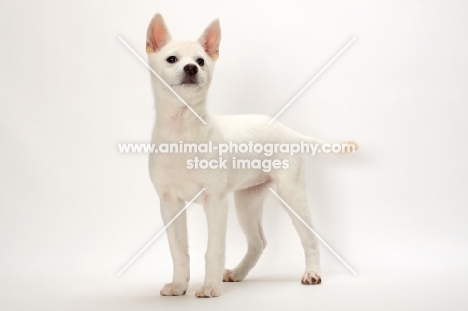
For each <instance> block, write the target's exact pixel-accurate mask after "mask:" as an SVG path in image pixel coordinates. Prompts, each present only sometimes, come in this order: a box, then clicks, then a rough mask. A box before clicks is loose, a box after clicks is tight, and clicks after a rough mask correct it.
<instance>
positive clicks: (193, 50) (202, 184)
mask: <svg viewBox="0 0 468 311" xmlns="http://www.w3.org/2000/svg"><path fill="white" fill-rule="evenodd" d="M220 39H221V29H220V24H219V21H218V20H215V21H213V22H212V23H211V24H210V25H209V26H208V27H207V28H206V29H205V31H204V33H203V34H202V35H201V37H200V38H199V39H198V41H195V42H191V41H175V40H172V39H171V36H170V34H169V31H168V29H167V27H166V25H165V23H164V20H163V18H162V16H161V15H160V14H156V15H155V16H154V17H153V19H152V20H151V22H150V25H149V27H148V33H147V42H146V51H147V53H148V59H149V64H150V66H151V67H152V68H153V69H154V70H155V71H156V72H157V73H158V74H159V75H160V77H161V78H162V79H163V80H164V81H166V83H167V84H169V85H170V86H171V87H172V88H173V89H174V90H175V92H177V93H178V94H179V95H180V96H181V97H182V98H183V99H184V100H185V101H186V102H187V103H188V105H190V107H191V108H192V109H193V110H194V111H196V113H197V114H198V115H199V116H200V117H201V118H203V119H204V120H205V121H206V122H207V124H206V125H205V124H203V123H202V122H201V121H200V120H199V119H198V117H197V116H196V115H195V114H194V113H193V112H192V111H191V110H190V109H188V108H187V107H186V106H185V105H184V104H183V103H182V102H181V101H180V100H179V99H178V98H177V97H176V96H174V94H173V93H171V91H170V90H169V89H168V88H167V87H166V86H164V84H163V83H162V82H161V81H160V80H159V79H157V78H156V77H154V76H152V85H153V89H154V95H155V101H156V123H155V126H154V130H153V135H152V142H153V143H154V144H161V143H179V142H180V141H183V142H190V143H206V142H208V141H212V142H217V143H220V142H227V141H235V142H249V141H255V142H260V143H271V142H275V143H291V142H299V141H307V142H310V143H317V144H320V143H323V142H322V141H319V140H317V139H314V138H311V137H307V136H303V135H300V134H298V133H296V132H294V131H292V130H291V129H289V128H286V127H285V126H283V125H281V124H280V123H278V122H274V123H272V124H271V125H270V124H268V121H270V120H271V118H270V117H266V116H259V115H238V116H213V115H211V114H209V113H208V112H207V110H206V98H207V92H208V88H209V86H210V83H211V78H212V75H213V69H214V65H215V61H216V59H217V58H218V55H219V43H220ZM353 146H355V147H357V146H356V145H353ZM193 156H194V155H193V154H192V155H190V154H170V155H169V154H163V153H152V154H151V155H150V158H149V169H150V176H151V180H152V182H153V184H154V187H155V189H156V191H157V193H158V195H159V197H160V201H161V214H162V218H163V220H164V222H165V223H168V222H169V221H170V220H171V219H172V218H173V217H174V216H175V215H176V214H177V213H178V212H179V211H180V210H181V209H183V208H184V206H185V202H186V201H190V200H192V199H193V197H194V196H195V195H196V194H197V193H198V192H199V191H200V190H201V189H203V188H206V190H205V191H204V192H203V193H202V194H201V195H200V196H199V197H198V198H197V200H196V201H195V202H198V203H201V204H202V205H203V206H204V210H205V212H206V218H207V224H208V247H207V251H206V257H205V259H206V267H205V268H206V271H205V281H204V284H203V286H202V287H201V288H200V289H199V290H198V291H197V292H196V296H198V297H216V296H219V295H220V294H221V287H222V281H225V282H237V281H241V280H243V279H244V278H245V277H246V275H247V273H248V272H249V271H250V269H252V267H253V266H254V265H255V264H256V262H257V261H258V259H259V257H260V255H261V254H262V252H263V250H264V248H265V246H266V240H265V237H264V235H263V230H262V220H261V219H262V205H263V200H264V198H265V196H266V193H267V189H268V187H271V186H272V185H276V188H277V193H278V194H279V196H280V197H282V199H283V200H284V201H285V202H287V203H288V205H289V206H291V208H293V209H294V210H295V212H296V213H297V214H298V215H299V216H300V217H301V218H302V219H304V220H305V221H306V222H307V223H308V224H309V225H312V224H311V216H310V213H309V209H308V206H307V195H306V185H305V172H304V171H305V161H306V156H305V155H304V154H299V155H294V156H291V155H289V154H284V153H282V154H274V155H273V156H271V157H266V156H265V155H262V154H239V155H238V154H229V155H228V158H229V159H232V158H233V157H236V156H238V157H243V158H245V159H254V158H257V159H258V158H259V157H261V159H266V158H269V159H279V160H281V161H284V160H287V161H288V163H289V168H288V169H277V170H271V171H270V172H265V171H264V170H262V169H248V170H235V169H232V168H228V169H211V170H210V169H208V170H200V169H198V170H197V169H188V168H187V160H189V159H192V158H193ZM197 156H198V157H199V158H200V159H214V158H217V156H218V155H217V154H216V153H204V154H197ZM229 192H234V196H235V204H236V211H237V214H238V218H239V222H240V224H241V227H242V229H243V231H244V233H245V235H246V238H247V243H248V251H247V254H246V255H245V257H244V258H243V259H242V261H241V262H240V263H239V264H238V265H237V267H235V268H234V269H232V270H225V266H224V263H225V246H226V245H225V244H226V222H227V214H228V199H227V194H228V193H229ZM290 215H292V214H290ZM291 217H292V221H293V223H294V226H295V228H296V230H297V231H298V233H299V237H300V239H301V242H302V246H303V247H304V252H305V259H306V267H305V272H304V274H303V277H302V283H303V284H320V282H321V276H320V267H319V248H318V243H317V239H316V237H315V236H314V235H313V234H312V233H311V231H310V230H309V229H307V227H306V226H304V225H303V224H302V223H301V222H300V221H299V220H298V219H297V217H295V216H291ZM167 234H168V239H169V245H170V250H171V255H172V259H173V264H174V271H173V273H174V274H173V281H172V282H171V283H168V284H166V285H165V286H164V287H163V288H162V289H161V295H165V296H166V295H167V296H179V295H184V294H185V292H186V291H187V287H188V282H189V279H190V272H189V253H188V239H187V224H186V215H185V213H182V214H181V215H180V216H179V217H178V218H176V220H175V221H174V222H173V223H172V224H171V225H170V226H169V227H168V229H167Z"/></svg>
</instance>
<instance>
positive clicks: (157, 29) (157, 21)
mask: <svg viewBox="0 0 468 311" xmlns="http://www.w3.org/2000/svg"><path fill="white" fill-rule="evenodd" d="M170 40H171V35H170V33H169V30H167V27H166V24H165V23H164V19H163V17H162V15H161V14H159V13H157V14H156V15H154V17H153V18H152V19H151V22H150V24H149V26H148V31H147V32H146V53H148V54H149V53H154V52H157V51H159V50H160V49H161V48H162V47H163V46H164V45H166V43H168V42H169V41H170Z"/></svg>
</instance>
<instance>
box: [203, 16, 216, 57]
mask: <svg viewBox="0 0 468 311" xmlns="http://www.w3.org/2000/svg"><path fill="white" fill-rule="evenodd" d="M198 42H200V44H201V45H202V47H203V48H204V49H205V52H206V54H208V55H209V56H210V57H211V59H212V60H217V59H218V56H219V43H220V42H221V26H220V25H219V19H215V20H214V21H212V22H211V24H210V25H209V26H208V27H206V29H205V31H204V32H203V34H202V35H201V37H200V38H199V39H198Z"/></svg>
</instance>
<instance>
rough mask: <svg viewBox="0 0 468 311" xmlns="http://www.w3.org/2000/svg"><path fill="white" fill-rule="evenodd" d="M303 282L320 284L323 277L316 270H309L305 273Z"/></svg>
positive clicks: (305, 283)
mask: <svg viewBox="0 0 468 311" xmlns="http://www.w3.org/2000/svg"><path fill="white" fill-rule="evenodd" d="M301 283H302V284H304V285H314V284H320V283H322V278H321V277H320V275H319V274H318V273H316V272H315V271H309V272H305V273H304V275H303V276H302V280H301Z"/></svg>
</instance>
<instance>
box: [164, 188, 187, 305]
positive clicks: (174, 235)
mask: <svg viewBox="0 0 468 311" xmlns="http://www.w3.org/2000/svg"><path fill="white" fill-rule="evenodd" d="M183 208H184V201H182V200H180V199H177V198H167V197H163V198H161V216H162V218H163V221H164V224H167V223H168V222H169V221H171V220H172V219H173V218H174V216H175V215H176V214H177V213H178V212H179V211H180V210H181V209H183ZM167 237H168V239H169V247H170V249H171V255H172V261H173V264H174V272H173V273H174V274H173V279H172V282H171V283H167V284H166V285H164V287H163V288H162V289H161V292H160V293H161V295H162V296H180V295H184V294H185V292H186V291H187V287H188V282H189V280H190V262H189V253H188V239H187V217H186V213H185V212H184V213H182V214H181V215H179V217H177V218H176V220H174V222H173V223H172V224H171V225H170V226H169V227H168V228H167Z"/></svg>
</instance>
